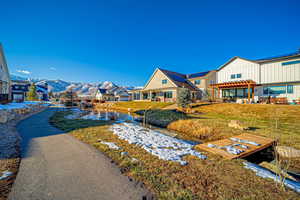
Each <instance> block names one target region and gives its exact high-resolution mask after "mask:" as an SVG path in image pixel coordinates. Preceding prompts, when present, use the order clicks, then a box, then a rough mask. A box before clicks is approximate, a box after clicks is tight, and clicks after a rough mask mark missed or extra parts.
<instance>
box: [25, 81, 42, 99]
mask: <svg viewBox="0 0 300 200" xmlns="http://www.w3.org/2000/svg"><path fill="white" fill-rule="evenodd" d="M27 100H29V101H37V100H39V98H38V95H37V92H36V86H35V85H34V84H32V85H31V86H30V87H29V91H28V92H27Z"/></svg>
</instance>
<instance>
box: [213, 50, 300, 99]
mask: <svg viewBox="0 0 300 200" xmlns="http://www.w3.org/2000/svg"><path fill="white" fill-rule="evenodd" d="M217 80H218V82H217V84H214V85H213V86H212V87H213V88H214V91H218V92H215V93H217V97H220V98H229V99H232V100H236V99H238V98H241V99H242V98H245V99H248V101H250V100H251V99H252V101H255V102H256V101H258V100H259V98H260V97H284V98H287V100H288V101H290V102H291V101H293V100H298V99H299V98H300V50H299V51H297V52H294V53H292V54H287V55H282V56H276V57H270V58H265V59H259V60H249V59H244V58H240V57H233V58H232V59H230V60H229V61H228V62H227V63H225V64H224V65H222V66H221V67H220V68H219V69H218V70H217ZM215 93H212V94H215Z"/></svg>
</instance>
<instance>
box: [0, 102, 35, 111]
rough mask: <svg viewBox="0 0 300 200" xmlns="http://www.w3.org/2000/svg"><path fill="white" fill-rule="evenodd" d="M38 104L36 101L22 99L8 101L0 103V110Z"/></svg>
mask: <svg viewBox="0 0 300 200" xmlns="http://www.w3.org/2000/svg"><path fill="white" fill-rule="evenodd" d="M37 104H40V102H38V101H24V102H22V103H8V104H3V105H2V104H0V110H1V109H3V110H12V109H22V108H28V107H29V106H30V105H37Z"/></svg>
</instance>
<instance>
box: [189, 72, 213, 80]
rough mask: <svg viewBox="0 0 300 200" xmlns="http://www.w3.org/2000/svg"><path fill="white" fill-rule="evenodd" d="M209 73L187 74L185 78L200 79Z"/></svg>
mask: <svg viewBox="0 0 300 200" xmlns="http://www.w3.org/2000/svg"><path fill="white" fill-rule="evenodd" d="M209 72H210V71H206V72H198V73H194V74H187V75H186V77H187V78H198V77H202V76H205V75H207V74H208V73H209Z"/></svg>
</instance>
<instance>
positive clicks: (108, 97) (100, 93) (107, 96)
mask: <svg viewBox="0 0 300 200" xmlns="http://www.w3.org/2000/svg"><path fill="white" fill-rule="evenodd" d="M95 97H96V99H97V100H99V101H114V100H115V97H114V95H113V94H111V93H108V90H107V89H102V88H99V89H98V90H97V92H96V96H95Z"/></svg>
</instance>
